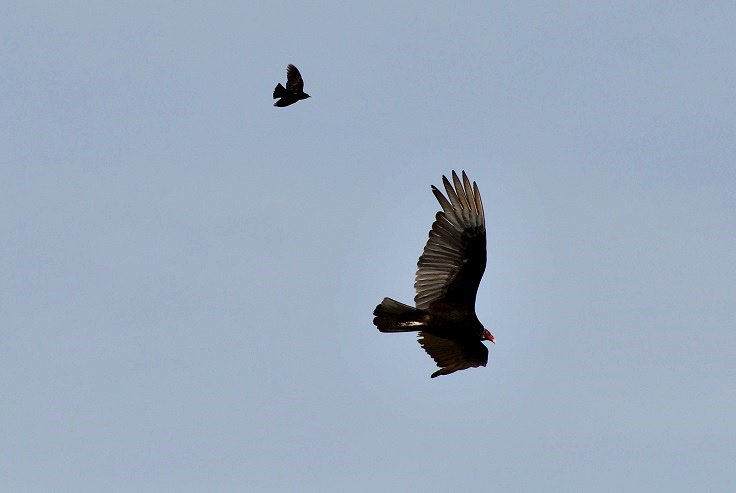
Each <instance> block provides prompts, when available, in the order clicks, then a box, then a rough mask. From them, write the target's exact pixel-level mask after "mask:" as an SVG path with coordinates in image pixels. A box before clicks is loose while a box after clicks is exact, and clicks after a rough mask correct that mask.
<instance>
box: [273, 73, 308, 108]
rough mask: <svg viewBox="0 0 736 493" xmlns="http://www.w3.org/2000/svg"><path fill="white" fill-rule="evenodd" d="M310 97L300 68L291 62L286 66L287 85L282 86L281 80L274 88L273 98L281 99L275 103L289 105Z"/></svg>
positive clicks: (282, 105)
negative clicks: (305, 88)
mask: <svg viewBox="0 0 736 493" xmlns="http://www.w3.org/2000/svg"><path fill="white" fill-rule="evenodd" d="M308 97H309V94H307V93H306V92H304V81H303V80H302V74H300V73H299V69H298V68H296V67H295V66H294V65H292V64H289V66H288V67H286V87H284V86H282V85H281V83H280V82H279V83H278V84H277V85H276V88H274V90H273V98H274V99H277V98H281V99H279V100H278V101H276V102H275V103H273V105H274V106H279V107H284V106H289V105H290V104H294V103H296V102H297V101H300V100H302V99H307V98H308Z"/></svg>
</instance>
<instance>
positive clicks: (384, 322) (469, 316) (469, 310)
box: [373, 171, 496, 378]
mask: <svg viewBox="0 0 736 493" xmlns="http://www.w3.org/2000/svg"><path fill="white" fill-rule="evenodd" d="M462 176H463V179H462V182H461V181H460V179H459V178H458V176H457V174H456V173H455V172H454V171H453V172H452V182H453V183H450V181H449V180H448V179H447V178H446V177H444V176H443V177H442V182H443V184H444V185H445V191H446V192H447V198H445V196H444V195H442V192H440V191H439V190H438V189H437V188H436V187H435V186H434V185H433V186H432V192H433V193H434V196H435V197H437V200H438V201H439V203H440V205H441V206H442V210H441V211H440V212H438V213H437V216H436V218H435V221H434V224H432V229H431V230H430V232H429V240H427V245H426V246H425V247H424V252H423V253H422V255H421V257H419V262H418V263H417V266H418V269H417V277H416V282H415V283H414V289H416V292H417V294H416V296H414V303H415V304H416V308H414V307H412V306H409V305H405V304H403V303H399V302H398V301H395V300H392V299H391V298H384V299H383V301H382V302H381V304H380V305H378V306H377V307H376V309H375V310H374V311H373V315H375V316H376V318H374V319H373V324H374V325H375V326H376V327H378V330H380V331H381V332H414V331H419V337H418V342H419V344H421V346H422V347H423V348H424V350H425V351H426V352H427V354H429V355H430V356H431V357H432V359H433V360H434V361H435V362H436V363H437V366H438V367H439V368H440V369H439V370H437V371H436V372H434V373H432V378H434V377H436V376H439V375H449V374H450V373H454V372H456V371H458V370H464V369H466V368H474V367H478V366H486V363H487V362H488V349H486V346H485V345H484V344H483V343H482V342H481V341H482V340H484V339H487V340H489V341H491V342H493V343H495V342H496V340H495V338H494V337H493V335H492V334H491V333H490V332H488V330H487V329H485V328H484V327H483V325H482V324H481V323H480V321H479V320H478V317H477V316H476V315H475V296H476V294H477V292H478V285H479V284H480V279H481V277H483V271H485V269H486V223H485V216H484V215H483V202H482V201H481V199H480V192H479V191H478V185H476V184H475V182H473V185H472V187H471V185H470V180H468V176H467V175H466V174H465V171H463V173H462ZM453 184H454V188H453ZM448 199H449V200H448Z"/></svg>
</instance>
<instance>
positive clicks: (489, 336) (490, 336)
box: [483, 329, 496, 344]
mask: <svg viewBox="0 0 736 493" xmlns="http://www.w3.org/2000/svg"><path fill="white" fill-rule="evenodd" d="M483 339H488V340H489V341H491V342H492V343H493V344H496V338H495V337H493V334H491V333H490V332H488V329H483Z"/></svg>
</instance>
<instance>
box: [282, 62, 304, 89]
mask: <svg viewBox="0 0 736 493" xmlns="http://www.w3.org/2000/svg"><path fill="white" fill-rule="evenodd" d="M286 88H287V89H288V90H289V91H292V92H303V91H304V81H303V80H302V74H300V73H299V69H298V68H296V67H295V66H294V65H292V64H289V66H288V67H286Z"/></svg>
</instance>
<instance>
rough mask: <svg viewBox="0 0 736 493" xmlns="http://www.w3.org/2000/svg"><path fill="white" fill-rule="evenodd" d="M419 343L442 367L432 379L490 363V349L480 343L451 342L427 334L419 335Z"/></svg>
mask: <svg viewBox="0 0 736 493" xmlns="http://www.w3.org/2000/svg"><path fill="white" fill-rule="evenodd" d="M418 341H419V344H421V345H422V347H423V348H424V350H425V351H427V354H428V355H430V356H431V357H432V359H433V360H434V361H435V363H437V366H439V367H440V369H439V370H437V371H436V372H434V373H432V378H434V377H436V376H439V375H449V374H450V373H454V372H456V371H458V370H465V369H466V368H475V367H477V366H486V363H487V362H488V349H487V348H486V347H485V345H484V344H483V343H482V342H480V341H472V340H471V341H467V342H465V341H463V342H458V341H451V340H449V339H444V338H442V337H437V336H434V335H432V334H428V333H426V332H420V333H419V339H418Z"/></svg>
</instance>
